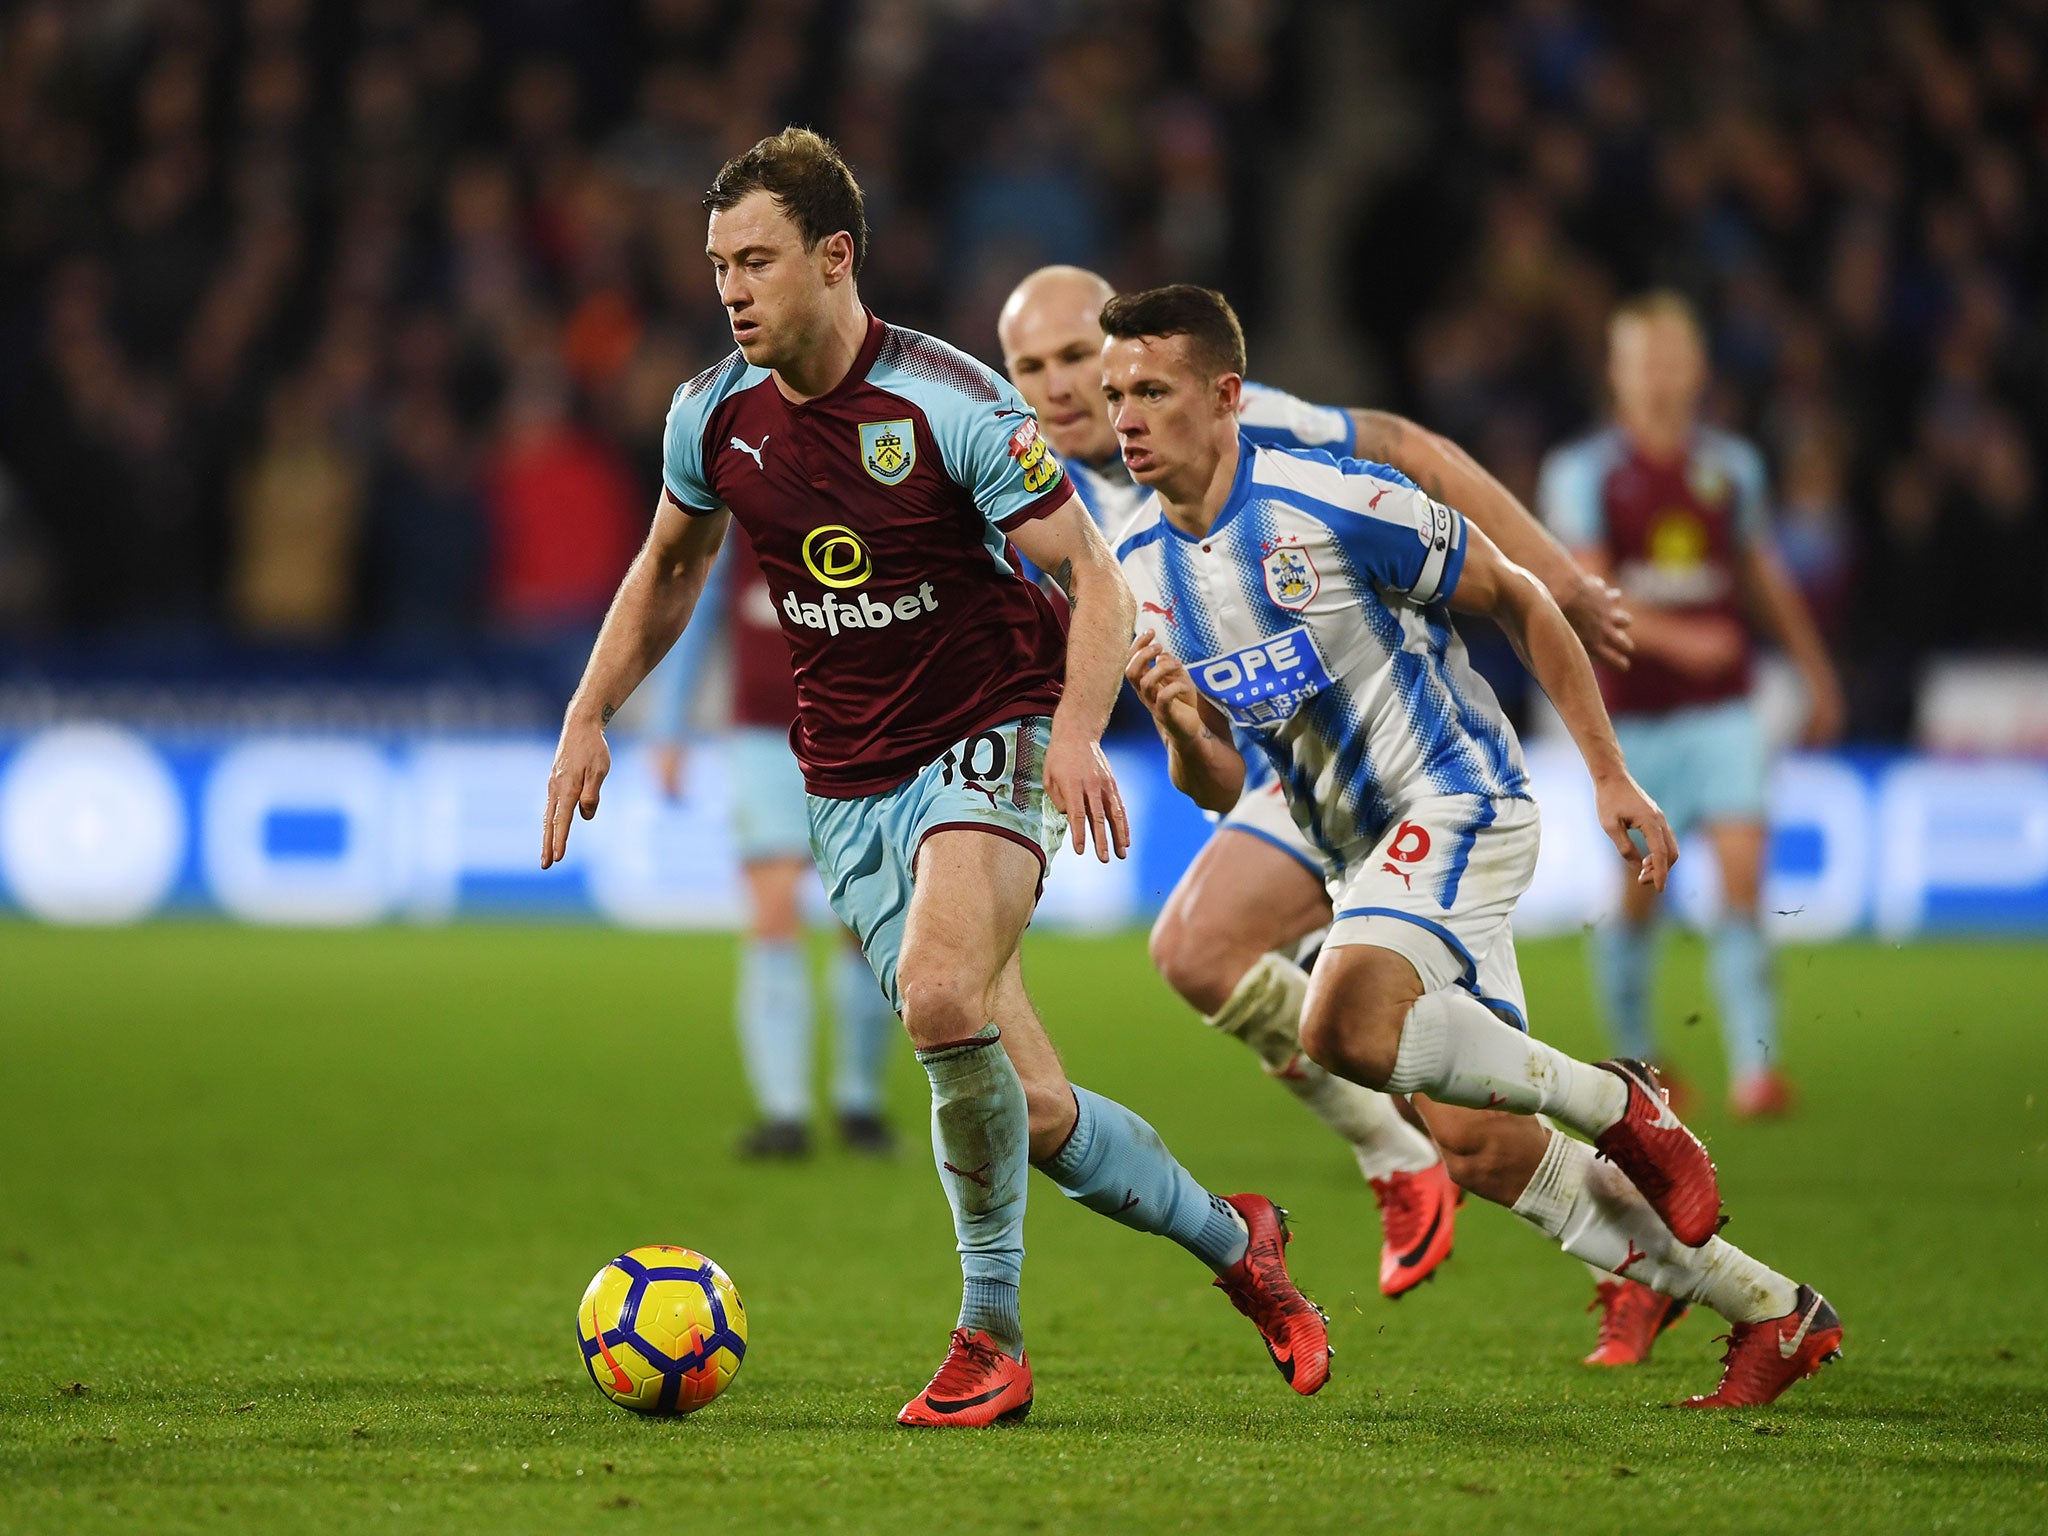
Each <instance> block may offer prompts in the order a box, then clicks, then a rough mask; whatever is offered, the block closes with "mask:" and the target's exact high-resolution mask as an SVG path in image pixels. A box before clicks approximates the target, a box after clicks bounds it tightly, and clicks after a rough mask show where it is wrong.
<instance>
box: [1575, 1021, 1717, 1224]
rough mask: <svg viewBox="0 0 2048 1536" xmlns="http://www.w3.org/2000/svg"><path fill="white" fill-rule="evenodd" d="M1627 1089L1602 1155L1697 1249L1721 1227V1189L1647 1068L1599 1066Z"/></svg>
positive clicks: (1619, 1063) (1599, 1142)
mask: <svg viewBox="0 0 2048 1536" xmlns="http://www.w3.org/2000/svg"><path fill="white" fill-rule="evenodd" d="M1599 1066H1600V1069H1601V1070H1602V1071H1603V1072H1612V1073H1613V1074H1614V1075H1615V1076H1616V1077H1618V1078H1620V1079H1621V1080H1622V1081H1623V1082H1624V1083H1626V1084H1627V1085H1628V1107H1627V1108H1626V1109H1624V1110H1623V1111H1622V1112H1621V1118H1620V1119H1619V1120H1617V1121H1615V1122H1614V1124H1612V1125H1610V1126H1609V1127H1607V1129H1606V1130H1604V1131H1602V1132H1601V1133H1600V1134H1599V1135H1598V1136H1596V1137H1595V1138H1594V1139H1593V1146H1594V1149H1595V1150H1596V1151H1598V1152H1599V1154H1600V1155H1601V1156H1602V1157H1604V1158H1606V1159H1607V1160H1608V1161H1609V1162H1610V1163H1612V1164H1614V1166H1615V1167H1617V1168H1619V1169H1620V1170H1621V1171H1622V1172H1623V1173H1624V1174H1626V1175H1627V1176H1628V1180H1629V1182H1630V1183H1631V1184H1633V1185H1635V1187H1636V1188H1637V1189H1638V1190H1640V1191H1641V1192H1642V1196H1643V1198H1644V1199H1645V1200H1647V1201H1649V1202H1650V1209H1651V1210H1653V1211H1655V1212H1656V1213H1657V1215H1658V1217H1659V1218H1660V1219H1661V1220H1662V1221H1663V1223H1664V1225H1665V1226H1667V1227H1669V1228H1670V1229H1671V1235H1672V1236H1673V1237H1675V1238H1677V1239H1678V1240H1679V1241H1680V1242H1681V1243H1683V1244H1685V1246H1686V1247H1688V1248H1697V1247H1699V1245H1700V1244H1702V1243H1704V1242H1705V1241H1706V1240H1707V1239H1708V1238H1710V1237H1712V1236H1713V1235H1714V1234H1715V1232H1717V1231H1719V1230H1720V1227H1721V1186H1720V1183H1719V1181H1718V1180H1717V1179H1716V1178H1715V1176H1714V1160H1713V1159H1712V1158H1711V1157H1709V1156H1707V1149H1706V1148H1705V1147H1703V1146H1701V1145H1700V1139H1699V1137H1697V1136H1695V1135H1693V1133H1692V1132H1691V1131H1688V1130H1687V1129H1686V1128H1685V1122H1684V1121H1683V1120H1680V1119H1679V1118H1678V1116H1676V1115H1674V1114H1673V1113H1672V1112H1671V1106H1670V1105H1669V1104H1667V1103H1666V1102H1665V1101H1664V1093H1663V1090H1662V1089H1661V1088H1660V1087H1659V1086H1658V1083H1657V1074H1656V1072H1655V1071H1654V1070H1653V1069H1652V1068H1651V1067H1649V1066H1648V1065H1647V1064H1646V1063H1644V1062H1640V1061H1627V1060H1623V1059H1621V1058H1618V1057H1617V1058H1616V1059H1614V1060H1612V1061H1603V1062H1601V1063H1599Z"/></svg>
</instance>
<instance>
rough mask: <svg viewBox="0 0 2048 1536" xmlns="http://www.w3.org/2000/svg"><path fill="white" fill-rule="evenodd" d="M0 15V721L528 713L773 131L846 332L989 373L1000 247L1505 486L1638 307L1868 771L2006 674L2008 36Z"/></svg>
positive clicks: (679, 16)
mask: <svg viewBox="0 0 2048 1536" xmlns="http://www.w3.org/2000/svg"><path fill="white" fill-rule="evenodd" d="M9 10H10V12H11V14H10V15H9V16H8V17H7V18H6V19H5V20H4V21H0V476H4V479H0V486H4V490H0V625H4V632H5V635H6V637H7V644H6V653H5V654H6V658H7V661H6V666H5V670H4V673H0V678H4V684H0V688H4V696H6V697H10V698H13V699H14V700H15V702H16V705H17V707H25V706H23V705H22V685H23V684H24V683H25V682H28V681H31V680H34V679H38V678H55V679H74V678H75V679H81V680H90V681H91V682H93V683H94V684H96V685H105V684H111V683H117V682H119V681H121V680H123V679H124V678H127V677H130V676H132V675H141V676H147V677H150V678H156V679H169V680H174V681H183V680H187V679H189V680H190V681H193V682H195V683H200V684H213V683H216V682H218V681H220V680H222V679H230V680H231V679H234V678H237V677H242V676H247V675H250V674H252V673H253V674H255V675H258V676H261V677H262V678H264V679H266V680H268V681H271V682H276V681H279V680H283V679H288V678H290V677H291V676H292V674H293V673H294V672H295V671H300V670H303V672H304V673H306V674H308V675H311V676H314V677H317V678H320V679H323V680H327V681H330V682H337V681H338V682H346V683H352V684H353V683H363V684H371V683H375V682H377V681H379V680H391V679H399V680H403V681H405V682H407V683H409V684H412V685H415V686H417V685H418V684H420V683H421V682H422V681H423V680H426V679H436V680H440V679H453V680H455V681H457V682H458V683H460V684H462V685H465V686H472V685H473V686H484V687H487V688H489V689H491V690H494V691H498V692H500V693H504V694H510V695H512V696H514V698H515V699H516V704H515V703H511V702H506V701H501V702H502V703H504V707H505V708H507V709H511V710H512V711H513V713H515V714H517V715H519V716H521V717H523V718H524V719H525V720H526V721H527V723H545V722H546V721H547V720H548V719H549V718H551V717H552V715H553V714H554V711H555V708H556V706H557V704H558V699H557V698H556V697H555V694H557V693H559V691H560V687H559V684H560V679H561V678H562V677H563V676H565V675H568V674H567V672H566V671H565V668H566V667H568V666H569V665H570V664H569V663H567V662H565V661H564V660H563V659H562V656H561V654H558V653H559V652H560V651H561V646H560V645H558V644H557V642H559V641H561V640H562V638H563V637H565V636H575V635H580V634H581V633H583V632H584V631H586V630H587V629H588V627H589V626H590V625H591V624H592V622H593V621H594V619H595V617H596V616H597V615H598V613H599V612H600V609H601V605H602V603H603V602H604V600H605V597H606V596H607V594H608V593H609V592H610V590H611V587H612V584H613V580H614V577H615V576H616V574H617V572H618V569H619V568H620V566H621V565H622V563H623V561H624V558H625V555H626V553H627V551H628V550H629V549H630V548H631V546H632V544H633V542H634V540H635V538H636V537H637V535H638V533H639V532H640V530H641V528H642V527H643V526H644V524H645V521H646V517H647V513H648V508H649V507H650V505H651V503H652V500H653V497H654V494H655V488H656V479H655V477H656V465H657V458H658V455H657V452H656V443H657V438H658V432H659V427H660V422H661V417H662V412H663V410H664V408H665V406H666V403H667V400H668V396H669V393H670V392H671V390H672V389H673V388H674V386H675V383H676V381H677V380H679V379H680V378H682V377H685V376H687V375H689V374H691V373H693V372H695V371H696V370H698V369H699V368H701V367H703V366H705V365H707V364H708V363H709V362H711V361H713V360H715V358H716V357H718V356H720V355H722V354H723V353H724V352H725V351H726V350H727V349H728V343H727V342H726V340H725V339H724V332H723V326H722V323H721V315H720V312H719V310H718V308H717V307H716V305H715V303H714V302H713V296H712V293H711V289H710V284H709V282H708V280H707V276H706V270H705V264H704V261H703V258H702V256H701V241H702V229H701V219H700V213H699V209H698V206H697V194H698V192H699V191H700V189H701V188H702V187H703V186H704V185H705V184H706V182H707V181H708V179H709V177H710V174H711V172H712V171H713V170H714V169H715V167H716V166H717V164H718V163H719V161H720V159H721V158H722V157H723V156H725V155H726V154H728V153H729V152H731V151H733V150H735V149H736V148H739V147H742V146H744V145H745V144H747V143H749V142H751V141H752V140H753V139H754V138H755V137H756V136H758V135H759V134H761V133H763V132H766V131H770V130H772V129H773V128H775V127H777V126H779V125H780V124H781V123H783V122H784V121H785V120H791V119H794V120H800V121H805V122H809V123H812V124H814V125H815V126H817V127H820V128H822V129H824V130H826V131H828V132H830V133H833V134H835V135H837V136H838V138H839V139H840V140H841V141H842V142H843V144H844V146H845V148H846V149H847V151H848V152H849V154H850V155H851V157H852V158H853V160H854V163H855V164H856V166H857V168H858V170H859V173H860V175H861V177H862V179H863V181H864V182H865V184H866V187H867V191H868V197H869V209H870V219H871V222H872V225H873V230H874V257H873V260H872V262H871V264H870V267H869V271H868V274H867V277H866V279H865V281H864V283H863V290H864V293H865V295H866V296H867V298H868V299H869V301H870V302H871V303H872V304H873V305H874V306H875V307H876V308H877V309H878V310H879V311H880V312H882V313H884V314H886V315H888V316H890V317H891V318H892V319H895V320H897V321H899V322H901V323H905V324H910V325H914V326H918V327H922V328H927V329H930V330H933V331H935V332H936V333H938V334H940V335H942V336H945V337H947V338H949V339H951V340H953V341H954V342H956V343H957V344H959V345H962V346H965V347H968V348H970V349H972V350H974V351H976V352H978V353H981V354H983V355H985V356H986V355H989V354H991V353H992V352H993V349H994V337H993V317H994V312H995V309H996V307H997V306H998V304H999V302H1000V300H1001V297H1002V295H1003V294H1004V293H1005V292H1006V291H1007V288H1008V286H1009V284H1010V283H1011V282H1012V281H1013V280H1014V279H1015V278H1016V277H1017V276H1018V275H1020V274H1021V273H1022V272H1023V271H1025V270H1027V269H1028V268H1029V267H1031V266H1032V265H1034V264H1037V263H1039V262H1043V261H1050V260H1062V261H1075V262H1080V263H1084V264H1088V265H1093V266H1096V267H1099V268H1100V269H1102V270H1103V271H1104V272H1106V273H1107V274H1108V275H1110V276H1111V278H1112V279H1113V280H1114V281H1116V282H1117V283H1118V284H1119V285H1122V286H1136V285H1143V284H1148V283H1152V282H1156V281H1164V280H1179V279H1191V280H1196V281H1201V282H1205V283H1211V284H1215V285H1217V286H1220V287H1222V288H1223V289H1225V290H1226V291H1227V292H1228V293H1229V294H1230V295H1231V296H1232V298H1233V299H1234V300H1235V301H1236V302H1237V304H1238V306H1239V307H1240V309H1241V310H1242V311H1243V313H1244V314H1245V316H1246V319H1247V321H1248V324H1249V328H1250V331H1251V336H1252V342H1253V355H1254V359H1255V371H1256V372H1258V373H1259V374H1260V375H1261V376H1263V377H1265V378H1267V379H1270V380H1272V381H1274V382H1276V383H1280V384H1283V385H1288V386H1292V387H1294V388H1296V389H1297V390H1298V391H1299V392H1303V393H1307V394H1310V395H1312V396H1314V397H1317V398H1325V399H1330V400H1335V401H1342V402H1346V403H1353V402H1355V403H1371V404H1376V405H1383V406H1387V407H1390V408H1393V409H1398V410H1402V411H1406V412H1409V413H1411V414H1413V415H1415V416H1417V417H1419V418H1420V419H1422V420H1424V421H1426V422H1428V423H1430V424H1431V425H1433V426H1436V427H1438V428H1440V429H1441V430H1444V431H1446V432H1449V433H1451V434H1452V435H1454V436H1456V437H1458V438H1459V439H1460V440H1462V441H1464V442H1465V443H1466V444H1467V445H1469V446H1470V447H1471V448H1472V449H1473V450H1474V451H1475V452H1476V453H1478V455H1479V456H1480V457H1481V458H1482V459H1483V460H1484V461H1485V462H1486V463H1487V464H1489V465H1490V466H1491V467H1492V468H1494V469H1495V470H1496V472H1498V473H1499V474H1500V475H1501V476H1502V477H1503V478H1504V479H1505V480H1506V481H1507V482H1508V483H1509V484H1510V485H1511V486H1512V487H1514V488H1515V489H1517V490H1518V491H1520V492H1521V493H1522V494H1523V495H1524V496H1525V498H1526V497H1527V496H1528V495H1529V494H1530V492H1531V490H1532V488H1533V479H1534V470H1535V465H1536V463H1537V460H1538V458H1539V456H1540V454H1541V453H1542V451H1543V450H1544V449H1545V448H1546V447H1547V446H1548V445H1550V444H1551V443H1553V442H1555V441H1556V440H1558V439H1559V438H1560V437H1562V436H1564V435H1566V434H1568V433H1571V432H1574V431H1576V430H1578V429H1580V428H1581V427H1583V426H1584V425H1585V424H1586V423H1587V422H1588V421H1589V420H1590V419H1591V418H1592V417H1593V415H1594V413H1595V412H1596V411H1597V409H1598V406H1599V385H1598V377H1599V358H1600V351H1601V345H1602V337H1603V319H1604V315H1605V313H1606V309H1607V307H1608V305H1609V304H1610V303H1611V302H1612V301H1613V300H1614V299H1615V298H1616V297H1617V296H1618V295H1623V294H1626V293H1628V292H1630V291H1632V290H1634V289H1637V288H1639V287H1641V286H1644V285H1646V284H1649V283H1653V282H1656V283H1671V284H1676V285H1678V286H1680V287H1682V288H1683V289H1684V290H1685V291H1687V292H1688V293H1690V294H1692V295H1693V296H1695V297H1696V298H1697V299H1698V300H1699V301H1700V302H1701V303H1702V304H1703V305H1704V306H1705V308H1706V311H1707V313H1708V315H1709V316H1710V318H1711V327H1712V336H1713V345H1714V354H1715V361H1716V364H1717V366H1718V368H1719V370H1720V372H1719V379H1720V382H1719V386H1718V388H1717V391H1716V394H1715V398H1714V402H1713V411H1714V414H1715V416H1716V417H1717V418H1719V419H1721V420H1723V421H1725V422H1726V423H1728V424H1729V425H1732V426H1735V427H1738V428H1739V429H1741V430H1743V431H1745V432H1749V433H1753V434H1755V435H1756V436H1757V437H1759V438H1760V439H1761V440H1762V442H1763V443H1764V444H1765V446H1766V448H1767V450H1768V452H1769V455H1770V459H1771V463H1772V467H1773V470H1774V473H1775V475H1776V480H1777V487H1778V491H1779V498H1780V508H1781V512H1780V516H1781V528H1780V537H1781V541H1782V543H1783V545H1784V547H1785V551H1786V554H1787V555H1788V557H1789V558H1790V559H1791V561H1792V563H1793V565H1794V568H1795V569H1796V571H1797V572H1798V574H1799V579H1800V581H1801V583H1802V585H1803V586H1804V587H1805V588H1806V590H1807V592H1808V594H1809V595H1810V596H1811V597H1812V598H1813V600H1814V601H1815V603H1816V604H1817V605H1818V606H1819V607H1820V609H1821V611H1822V612H1823V614H1824V616H1825V619H1826V623H1827V626H1828V633H1829V635H1830V637H1831V639H1832V640H1833V642H1834V644H1835V646H1836V648H1837V651H1838V654H1839V655H1840V657H1841V660H1842V661H1843V663H1844V664H1845V666H1846V667H1847V668H1848V672H1849V677H1850V684H1851V690H1852V698H1853V722H1854V724H1853V732H1852V734H1853V735H1854V736H1856V737H1858V738H1861V739H1866V740H1876V741H1905V740H1908V739H1910V737H1911V734H1912V729H1913V722H1914V686H1915V680H1916V676H1917V672H1916V668H1917V666H1918V665H1919V664H1920V663H1921V662H1923V661H1924V660H1926V659H1927V658H1928V657H1930V656H1933V655H1937V654H1940V655H1950V654H1953V653H1956V652H1963V653H1970V652H1979V651H1986V650H1999V651H2011V650H2021V651H2030V650H2036V649H2038V648H2041V647H2043V646H2044V645H2048V532H2044V527H2043V490H2042V468H2043V464H2044V453H2048V439H2044V432H2048V316H2044V309H2043V299H2044V292H2048V230H2044V228H2043V218H2042V214H2041V209H2042V207H2043V199H2042V195H2041V194H2042V191H2043V188H2042V186H2041V179H2042V174H2043V171H2042V167H2043V165H2044V164H2048V107H2044V102H2048V93H2044V88H2043V87H2044V72H2048V6H2043V5H2041V4H2039V3H2035V0H2011V3H1988V4H1981V5H1954V6H1943V5H1932V4H1891V5H1881V6H1868V5H1850V4H1828V3H1825V0H1768V3H1749V4H1739V3H1729V0H1711V3H1679V0H1646V3H1637V4H1614V5H1602V4H1592V3H1574V0H1520V3H1515V4H1483V5H1458V6H1451V5H1437V4H1423V3H1408V4H1386V5H1372V6H1367V5H1356V6H1352V5H1342V4H1322V5H1317V4H1310V3H1283V0H1200V3H1193V4H1186V5H1182V4H1168V3H1164V0H1131V3H1125V4H1086V3H1050V4H1044V3H1022V0H1019V3H1000V0H984V3H976V0H963V3H958V4H916V3H907V0H898V3H888V0H878V3H873V4H855V3H851V0H759V3H754V4H746V5H741V4H736V3H720V0H644V3H640V4H628V3H608V4H594V3H581V0H578V3H571V0H506V3H501V4H494V5H479V6H455V5H446V4H432V3H428V0H364V3H360V4H351V5H342V4H321V3H315V0H247V3H246V4H239V5H237V4H209V3H204V0H149V3H93V0H69V3H53V0H24V3H21V4H17V5H15V6H12V7H10V8H9ZM568 649H569V650H570V651H573V649H574V646H573V645H570V646H569V647H568ZM536 666H539V667H540V668H541V670H538V671H537V670H535V667H536ZM550 668H551V669H552V670H548V669H550ZM543 678H545V681H543ZM550 689H552V690H553V692H550Z"/></svg>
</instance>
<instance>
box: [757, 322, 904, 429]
mask: <svg viewBox="0 0 2048 1536" xmlns="http://www.w3.org/2000/svg"><path fill="white" fill-rule="evenodd" d="M860 312H861V313H862V314H864V315H866V316H867V317H868V335H867V340H865V341H863V342H862V343H861V344H860V350H859V351H858V352H856V353H854V354H853V366H852V367H851V368H849V369H847V370H846V377H845V378H843V379H841V380H840V381H839V382H838V383H837V384H834V385H833V386H832V387H831V388H830V389H828V390H826V391H825V393H823V394H822V395H819V396H817V397H816V398H815V399H811V400H806V401H804V402H803V404H801V405H799V404H797V402H796V401H794V400H792V399H790V398H789V396H787V395H785V394H783V393H782V391H781V390H779V389H777V390H776V391H775V394H776V397H777V398H778V399H780V400H781V401H782V404H783V407H784V408H785V409H786V410H789V411H792V412H800V411H809V410H814V409H816V408H817V407H818V406H821V405H823V404H824V403H825V402H826V401H827V400H834V399H837V398H838V397H839V396H841V395H843V394H845V393H846V392H847V391H848V390H849V389H852V388H854V387H855V386H856V385H858V384H860V383H861V382H862V381H863V380H865V379H866V378H867V376H868V374H869V373H870V372H871V371H872V370H873V369H874V366H875V358H876V357H877V356H878V355H879V354H880V353H881V350H882V337H883V336H884V335H886V334H887V333H888V330H889V327H888V326H886V325H884V324H883V323H882V321H881V320H880V319H879V318H877V316H876V314H875V312H874V311H873V310H872V309H869V308H868V307H867V305H865V304H863V305H861V307H860Z"/></svg>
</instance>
